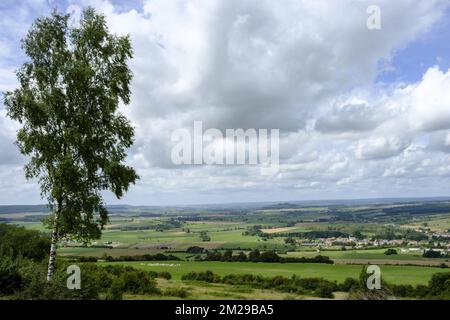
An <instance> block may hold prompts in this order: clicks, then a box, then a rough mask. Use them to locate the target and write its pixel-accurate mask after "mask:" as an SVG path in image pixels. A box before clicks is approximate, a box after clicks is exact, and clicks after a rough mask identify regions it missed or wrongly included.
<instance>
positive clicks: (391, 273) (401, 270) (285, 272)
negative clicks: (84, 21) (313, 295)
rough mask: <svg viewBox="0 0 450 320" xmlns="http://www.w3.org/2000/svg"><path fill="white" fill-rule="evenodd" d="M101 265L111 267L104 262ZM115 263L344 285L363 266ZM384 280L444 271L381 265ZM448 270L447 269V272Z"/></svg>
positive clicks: (405, 280)
mask: <svg viewBox="0 0 450 320" xmlns="http://www.w3.org/2000/svg"><path fill="white" fill-rule="evenodd" d="M100 264H111V263H106V262H100ZM112 264H122V265H129V266H133V267H135V268H139V269H144V270H149V271H157V272H161V271H168V272H170V273H171V274H172V277H173V279H175V280H180V279H181V276H182V275H183V274H185V273H188V272H190V271H196V272H199V271H206V270H211V271H213V272H214V273H217V274H218V275H221V276H224V275H227V274H232V273H235V274H254V275H255V274H259V275H262V276H266V277H273V276H276V275H280V276H285V277H290V276H292V275H294V274H295V275H297V276H300V277H303V278H314V277H321V278H324V279H327V280H331V281H337V282H343V281H344V280H345V279H346V278H355V279H357V278H358V277H359V274H360V272H361V269H362V267H361V266H360V265H329V264H319V263H284V264H282V263H252V262H191V261H160V262H157V261H155V262H154V261H151V262H113V263H112ZM380 268H381V272H382V277H383V279H384V280H386V281H387V282H388V283H392V284H411V285H418V284H427V283H428V281H429V280H430V278H431V276H432V275H433V274H434V273H437V272H443V269H440V268H431V267H416V266H381V267H380ZM444 271H445V270H444Z"/></svg>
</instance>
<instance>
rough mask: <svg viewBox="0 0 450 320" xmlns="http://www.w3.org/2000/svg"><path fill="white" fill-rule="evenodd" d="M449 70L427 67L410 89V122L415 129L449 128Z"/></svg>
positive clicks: (433, 129)
mask: <svg viewBox="0 0 450 320" xmlns="http://www.w3.org/2000/svg"><path fill="white" fill-rule="evenodd" d="M449 91H450V70H448V71H447V72H443V71H441V70H439V68H438V67H433V68H430V69H428V71H427V72H426V73H425V75H424V76H423V79H422V81H421V82H420V83H419V84H418V85H417V86H415V87H414V88H412V89H411V93H410V95H411V112H410V119H409V120H410V123H411V126H412V127H413V128H415V129H421V130H425V131H435V130H442V129H450V94H448V92H449Z"/></svg>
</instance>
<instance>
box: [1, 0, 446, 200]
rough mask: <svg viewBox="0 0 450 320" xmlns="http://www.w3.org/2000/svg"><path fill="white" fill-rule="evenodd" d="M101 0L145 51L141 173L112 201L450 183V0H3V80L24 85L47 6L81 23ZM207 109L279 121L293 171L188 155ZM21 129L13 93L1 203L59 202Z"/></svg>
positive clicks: (224, 122) (254, 123)
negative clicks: (184, 139)
mask: <svg viewBox="0 0 450 320" xmlns="http://www.w3.org/2000/svg"><path fill="white" fill-rule="evenodd" d="M370 5H377V6H378V7H379V8H380V13H381V29H380V30H370V29H368V28H367V25H366V22H367V19H368V18H369V14H368V13H367V11H366V10H367V8H368V6H370ZM86 6H92V7H94V8H95V9H96V10H97V11H98V12H99V13H102V14H104V15H105V16H106V20H107V23H108V26H109V29H110V31H111V32H112V33H115V34H118V35H127V34H129V35H130V38H131V41H132V45H133V49H134V57H133V59H132V60H131V61H130V68H131V70H132V71H133V74H134V77H133V81H132V92H133V95H132V99H131V102H130V104H129V105H126V106H124V105H122V106H121V108H120V109H121V112H123V113H124V114H125V115H126V116H127V117H128V118H129V119H130V120H131V122H132V124H133V126H134V127H135V130H136V141H135V144H134V145H133V147H132V148H130V149H129V150H128V157H127V160H126V161H127V163H128V164H129V165H131V166H133V167H134V168H135V169H136V171H137V173H138V174H139V176H140V180H139V181H138V182H137V183H136V185H134V186H133V187H131V188H130V190H129V192H128V193H127V194H126V195H125V196H124V197H123V198H122V199H115V198H114V197H113V196H112V195H111V194H109V193H105V199H106V201H107V203H108V204H134V205H180V204H197V203H224V202H254V201H289V200H291V201H293V200H320V199H354V198H378V197H389V198H393V197H429V196H430V197H431V196H450V192H449V188H448V186H449V183H450V1H449V0H396V1H391V0H369V1H365V0H336V1H334V0H333V1H331V0H328V1H325V0H283V1H272V0H239V1H238V0H208V1H201V0H190V1H188V0H184V1H182V0H143V1H140V0H133V1H126V2H125V1H119V0H115V1H111V0H110V1H106V0H97V1H93V0H79V1H78V0H77V1H75V0H74V1H56V0H55V1H51V0H32V1H18V0H15V1H11V0H6V1H1V2H0V30H1V31H0V92H5V91H8V90H13V89H14V88H15V87H16V86H17V80H16V78H15V73H14V72H15V70H16V69H18V68H19V67H20V65H21V64H22V63H24V62H25V61H27V57H26V56H25V55H24V53H23V52H22V50H21V46H20V39H21V38H23V37H24V36H25V35H26V32H27V30H28V28H29V27H30V25H31V24H32V22H33V20H34V19H36V18H38V17H40V16H42V15H48V14H49V13H50V12H51V11H52V9H53V8H57V9H58V10H60V11H62V12H67V13H71V14H72V16H73V17H74V18H73V23H76V20H77V17H79V15H80V12H81V10H82V8H83V7H86ZM1 100H2V101H3V99H1ZM194 121H202V122H203V126H204V128H218V129H219V130H222V131H224V130H225V129H228V128H229V129H238V128H243V129H249V128H255V129H261V128H264V129H279V132H280V168H279V171H278V172H277V173H276V174H273V175H269V176H267V175H261V174H260V170H259V168H257V167H255V166H208V165H181V166H177V165H174V163H173V162H172V160H171V150H172V148H173V144H174V142H173V141H171V135H172V133H173V132H174V131H175V130H177V129H179V128H188V129H189V128H192V126H193V123H194ZM18 128H19V124H17V123H15V122H13V121H12V120H10V119H8V118H7V117H6V110H5V107H4V105H3V102H0V204H37V203H43V202H45V201H44V200H43V199H41V197H40V189H39V185H38V184H37V182H36V181H33V180H31V181H27V180H26V179H25V177H24V172H23V166H24V164H25V163H26V161H27V158H26V157H24V156H22V155H20V153H19V151H18V149H17V147H16V146H15V145H14V141H15V135H16V131H17V129H18Z"/></svg>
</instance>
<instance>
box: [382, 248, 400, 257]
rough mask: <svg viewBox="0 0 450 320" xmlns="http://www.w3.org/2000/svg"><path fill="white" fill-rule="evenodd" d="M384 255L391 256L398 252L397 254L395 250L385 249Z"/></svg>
mask: <svg viewBox="0 0 450 320" xmlns="http://www.w3.org/2000/svg"><path fill="white" fill-rule="evenodd" d="M384 254H385V255H387V256H392V255H395V254H398V252H397V250H395V249H387V250H386V251H385V252H384Z"/></svg>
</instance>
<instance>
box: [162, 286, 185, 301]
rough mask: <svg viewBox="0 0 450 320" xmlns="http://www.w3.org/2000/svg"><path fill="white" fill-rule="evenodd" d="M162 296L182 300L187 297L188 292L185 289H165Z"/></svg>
mask: <svg viewBox="0 0 450 320" xmlns="http://www.w3.org/2000/svg"><path fill="white" fill-rule="evenodd" d="M163 294H164V295H165V296H172V297H179V298H183V299H184V298H187V297H188V296H189V292H188V291H187V290H186V289H181V288H176V289H167V290H166V291H164V293H163Z"/></svg>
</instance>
